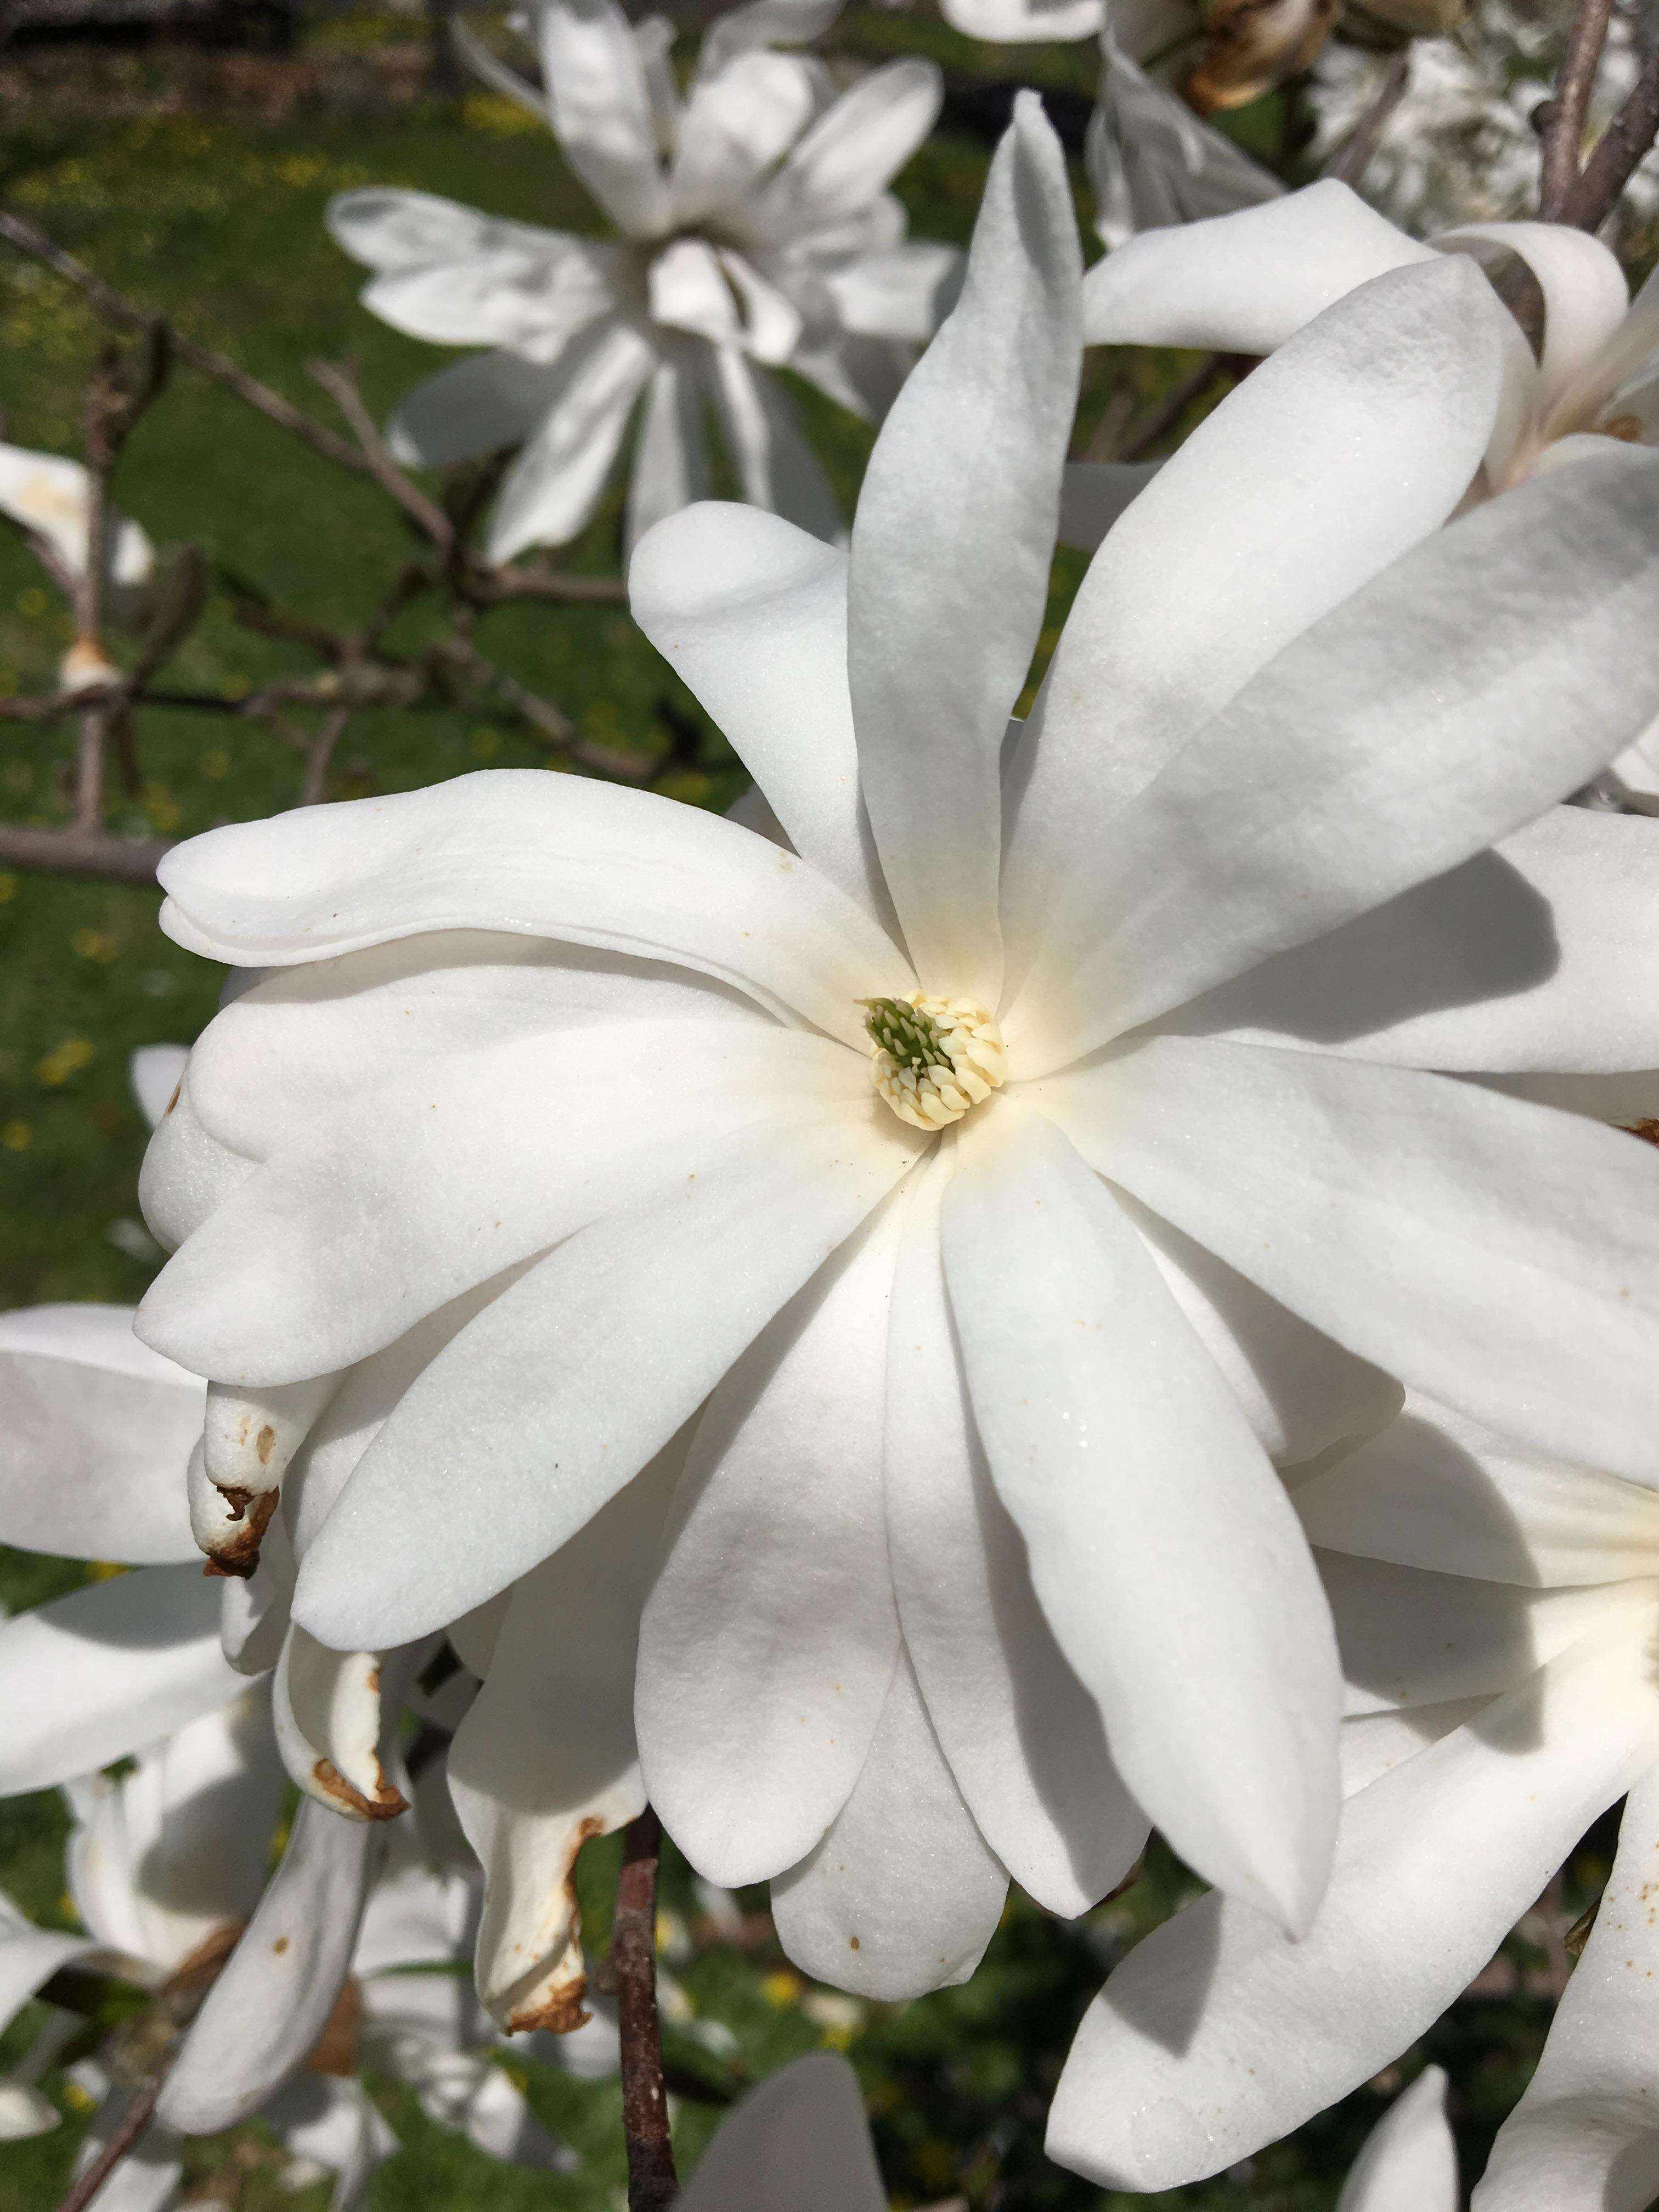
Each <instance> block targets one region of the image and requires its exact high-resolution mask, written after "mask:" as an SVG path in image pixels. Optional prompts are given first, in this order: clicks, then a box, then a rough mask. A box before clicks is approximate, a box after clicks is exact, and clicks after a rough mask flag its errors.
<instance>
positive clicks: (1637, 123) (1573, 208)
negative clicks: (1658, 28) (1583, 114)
mask: <svg viewBox="0 0 1659 2212" xmlns="http://www.w3.org/2000/svg"><path fill="white" fill-rule="evenodd" d="M1656 136H1659V54H1655V55H1653V56H1652V57H1651V58H1650V60H1649V62H1648V64H1647V66H1646V68H1645V69H1644V70H1643V71H1642V74H1641V76H1638V78H1637V80H1636V82H1635V83H1634V84H1633V85H1632V87H1631V89H1630V92H1629V93H1628V94H1627V95H1626V100H1625V103H1624V105H1623V106H1622V107H1621V108H1620V110H1619V112H1618V114H1617V115H1615V116H1614V117H1613V120H1612V122H1611V123H1610V124H1608V125H1607V129H1606V130H1605V131H1603V132H1602V133H1601V138H1600V139H1599V140H1598V142H1597V143H1596V147H1595V152H1594V153H1593V154H1592V155H1590V157H1589V161H1586V162H1585V164H1584V166H1583V169H1582V170H1581V171H1580V172H1579V174H1578V177H1577V181H1576V182H1575V184H1574V185H1573V186H1572V189H1571V191H1569V192H1568V194H1567V196H1566V197H1565V200H1563V202H1562V203H1561V210H1560V214H1559V218H1558V220H1559V221H1560V222H1566V223H1571V224H1573V225H1574V226H1575V227H1576V228H1577V229H1579V230H1600V228H1601V225H1602V224H1603V223H1604V222H1606V221H1607V217H1608V216H1610V215H1611V214H1612V213H1613V210H1614V208H1616V207H1617V206H1618V204H1619V195H1620V193H1621V192H1622V191H1624V189H1625V186H1626V185H1627V184H1628V183H1629V182H1630V180H1631V179H1632V177H1633V176H1634V175H1635V173H1636V170H1637V167H1638V164H1639V163H1640V161H1641V160H1642V158H1643V156H1644V155H1645V154H1646V153H1647V151H1648V149H1650V147H1651V145H1652V144H1653V142H1654V139H1655V137H1656Z"/></svg>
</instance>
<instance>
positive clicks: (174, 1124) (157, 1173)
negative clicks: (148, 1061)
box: [138, 1073, 253, 1252]
mask: <svg viewBox="0 0 1659 2212" xmlns="http://www.w3.org/2000/svg"><path fill="white" fill-rule="evenodd" d="M189 1082H190V1078H189V1074H188V1073H186V1074H185V1085H184V1087H183V1088H182V1089H181V1090H180V1091H179V1096H178V1097H177V1098H176V1099H175V1100H174V1102H173V1104H172V1105H171V1106H170V1107H169V1108H168V1109H167V1112H166V1114H165V1115H163V1116H162V1117H161V1127H159V1128H158V1129H157V1130H156V1132H155V1135H154V1136H153V1137H152V1138H151V1139H150V1140H149V1150H148V1151H147V1152H145V1154H144V1164H143V1167H142V1168H141V1169H140V1170H139V1172H138V1207H139V1211H140V1212H142V1213H143V1217H144V1220H145V1222H146V1223H147V1225H149V1230H150V1232H151V1234H152V1235H153V1236H154V1237H155V1239H156V1241H157V1243H159V1244H160V1245H161V1249H162V1250H163V1251H165V1252H172V1251H176V1250H177V1249H178V1247H179V1245H180V1244H182V1243H184V1241H185V1237H188V1236H189V1235H190V1234H191V1231H193V1230H196V1229H198V1228H199V1227H200V1226H201V1225H202V1223H203V1222H204V1221H205V1220H206V1219H207V1218H208V1216H209V1215H210V1213H211V1212H213V1211H214V1209H215V1207H216V1206H220V1205H222V1203H223V1201H224V1200H225V1199H226V1198H228V1196H229V1194H230V1193H231V1192H232V1191H233V1190H234V1189H235V1188H236V1186H237V1184H238V1183H239V1182H241V1181H242V1179H243V1178H244V1176H246V1175H247V1174H249V1173H250V1171H251V1170H252V1166H253V1163H252V1160H250V1159H246V1158H243V1156H242V1155H241V1154H240V1153H239V1152H235V1151H234V1150H233V1149H232V1148H231V1146H228V1145H226V1144H222V1142H221V1141H220V1140H219V1139H218V1138H216V1137H214V1136H210V1134H209V1133H208V1132H207V1130H206V1129H204V1127H203V1126H202V1124H201V1121H200V1120H199V1119H198V1118H197V1113H196V1109H195V1108H194V1106H193V1105H192V1104H191V1098H190V1091H189Z"/></svg>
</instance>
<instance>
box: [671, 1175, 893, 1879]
mask: <svg viewBox="0 0 1659 2212" xmlns="http://www.w3.org/2000/svg"><path fill="white" fill-rule="evenodd" d="M903 1210H904V1209H903V1205H902V1200H895V1201H890V1203H889V1205H888V1206H886V1207H885V1208H884V1210H883V1212H881V1213H880V1214H879V1215H878V1216H877V1217H876V1218H874V1219H873V1220H872V1221H870V1222H868V1223H866V1225H865V1226H864V1228H863V1229H862V1230H861V1231H859V1232H858V1234H857V1235H856V1236H855V1237H849V1238H848V1242H847V1243H846V1244H845V1245H843V1246H842V1249H841V1250H840V1251H839V1252H838V1253H836V1255H835V1256H834V1258H833V1259H832V1260H831V1261H830V1262H829V1265H828V1266H826V1267H822V1268H820V1269H819V1270H818V1273H817V1274H816V1275H815V1276H814V1277H813V1279H812V1280H811V1282H810V1283H809V1284H808V1285H806V1287H805V1290H803V1291H800V1292H799V1294H798V1295H797V1296H796V1297H794V1298H793V1299H792V1300H791V1302H790V1304H788V1305H787V1306H786V1307H785V1308H784V1310H783V1311H782V1312H781V1314H779V1316H777V1318H776V1320H775V1321H774V1322H771V1323H770V1325H769V1327H768V1328H765V1329H764V1330H763V1331H762V1333H761V1334H760V1335H759V1336H758V1337H757V1339H756V1340H755V1342H754V1343H753V1344H752V1345H751V1346H750V1348H749V1350H748V1351H747V1352H745V1353H744V1355H743V1357H742V1358H740V1359H738V1361H737V1363H736V1364H735V1365H734V1366H733V1367H732V1370H731V1371H730V1373H729V1374H728V1375H727V1376H726V1379H725V1380H724V1382H722V1383H720V1387H719V1388H718V1389H716V1391H715V1392H714V1396H713V1398H712V1399H711V1400H710V1401H709V1404H708V1410H707V1412H706V1413H704V1414H703V1415H702V1419H701V1420H700V1421H699V1423H698V1425H697V1428H696V1439H695V1442H694V1443H693V1445H692V1448H691V1455H690V1461H689V1462H688V1464H687V1467H686V1470H685V1475H684V1480H683V1481H682V1483H681V1485H680V1488H679V1491H678V1494H677V1496H676V1498H675V1501H674V1511H673V1516H672V1519H671V1526H670V1531H669V1535H668V1540H667V1548H666V1554H665V1559H664V1561H663V1565H662V1569H661V1571H660V1573H659V1576H658V1577H657V1582H656V1585H655V1587H654V1589H653V1591H652V1595H651V1599H650V1602H649V1604H648V1605H647V1608H646V1613H645V1620H644V1623H643V1625H642V1627H641V1643H640V1669H639V1688H638V1692H637V1709H638V1715H639V1729H640V1757H641V1762H642V1764H643V1766H644V1769H645V1778H646V1784H647V1789H648V1790H649V1792H650V1796H651V1802H652V1803H653V1805H654V1806H655V1807H656V1808H657V1810H658V1811H659V1813H660V1814H661V1815H662V1817H663V1820H664V1822H665V1825H666V1826H667V1828H668V1830H669V1832H670V1833H671V1835H672V1837H673V1838H674V1840H675V1842H676V1843H677V1844H678V1845H679V1847H680V1849H681V1850H683V1851H684V1853H685V1855H686V1857H688V1858H689V1859H690V1861H691V1863H692V1864H693V1865H694V1866H695V1867H696V1869H698V1871H699V1872H700V1873H702V1875H705V1876H707V1877H708V1880H710V1881H717V1882H721V1883H724V1884H726V1885H727V1886H728V1887H737V1886H738V1885H740V1884H742V1883H744V1882H750V1881H764V1880H765V1879H766V1878H767V1877H768V1876H769V1875H775V1874H778V1873H781V1871H782V1870H783V1869H784V1868H786V1867H789V1866H793V1864H794V1863H795V1862H796V1860H797V1859H799V1858H801V1857H805V1854H806V1853H807V1852H808V1851H809V1850H811V1848H812V1846H813V1845H814V1844H816V1843H817V1840H818V1838H819V1837H820V1836H821V1835H822V1834H823V1832H824V1830H825V1829H826V1828H827V1827H828V1826H829V1823H830V1821H831V1820H833V1819H834V1818H835V1816H836V1813H837V1812H838V1811H839V1810H840V1809H841V1807H842V1805H843V1804H844V1803H845V1802H846V1800H847V1797H848V1794H849V1793H850V1791H851V1790H852V1788H853V1785H854V1783H855V1782H856V1781H857V1779H858V1776H859V1770H860V1767H861V1766H862V1765H863V1764H864V1760H865V1755H866V1753H867V1751H868V1749H869V1747H870V1741H871V1738H872V1736H873V1735H874V1734H875V1731H876V1723H877V1722H878V1719H879V1718H880V1715H881V1710H882V1705H883V1703H884V1700H885V1698H886V1695H887V1686H888V1684H889V1682H890V1680H891V1679H892V1674H893V1668H894V1664H895V1662H896V1659H897V1656H898V1640H899V1629H898V1614H897V1612H896V1608H895V1606H894V1602H893V1589H892V1576H891V1573H890V1569H889V1567H888V1564H887V1542H886V1534H885V1531H884V1528H883V1526H882V1508H881V1467H882V1457H881V1453H882V1420H883V1412H884V1401H885V1396H886V1381H887V1321H888V1308H889V1304H890V1298H891V1291H892V1282H893V1263H894V1260H895V1257H896V1250H897V1244H898V1237H899V1232H900V1228H901V1226H902V1219H903Z"/></svg>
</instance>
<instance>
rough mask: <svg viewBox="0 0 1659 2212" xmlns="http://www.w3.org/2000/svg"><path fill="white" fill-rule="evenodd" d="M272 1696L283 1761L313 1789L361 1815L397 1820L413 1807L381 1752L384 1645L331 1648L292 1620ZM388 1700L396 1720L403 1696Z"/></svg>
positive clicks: (337, 1808) (340, 1809) (348, 1813)
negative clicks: (367, 1648) (379, 1648)
mask: <svg viewBox="0 0 1659 2212" xmlns="http://www.w3.org/2000/svg"><path fill="white" fill-rule="evenodd" d="M271 1700H272V1703H271V1713H272V1718H273V1720H274V1721H275V1723H276V1742H277V1746H278V1747H279V1749H280V1750H281V1752H282V1754H283V1765H285V1766H286V1767H287V1769H288V1771H289V1774H290V1775H291V1776H292V1778H293V1779H294V1781H295V1784H296V1785H297V1786H298V1787H299V1788H300V1789H301V1790H304V1791H305V1793H306V1795H307V1796H310V1797H314V1798H315V1799H316V1800H317V1802H318V1803H319V1805H326V1806H327V1807H329V1808H330V1809H331V1811H333V1812H336V1813H338V1814H343V1815H344V1816H345V1817H347V1818H349V1819H351V1820H395V1819H396V1818H397V1816H398V1814H399V1813H406V1812H407V1811H408V1810H409V1800H408V1798H407V1797H405V1796H404V1793H403V1791H402V1790H399V1789H398V1787H397V1785H396V1784H395V1783H393V1782H392V1781H391V1780H390V1779H389V1778H388V1777H387V1774H386V1764H385V1762H384V1761H383V1760H382V1759H381V1756H380V1751H381V1736H382V1700H381V1696H380V1653H379V1652H378V1651H331V1650H328V1649H327V1647H326V1646H325V1645H324V1644H319V1643H318V1642H317V1640H316V1638H314V1637H312V1636H307V1633H306V1632H305V1630H304V1629H303V1628H301V1627H298V1626H293V1627H290V1628H289V1632H288V1635H287V1637H286V1638H285V1639H284V1641H283V1655H282V1657H281V1658H280V1659H279V1660H278V1661H277V1662H276V1680H274V1682H273V1683H272V1685H271ZM398 1702H400V1701H393V1700H391V1699H388V1700H386V1711H387V1717H389V1718H391V1719H392V1721H393V1722H394V1723H395V1720H396V1717H397V1703H398ZM397 1763H398V1765H401V1762H397Z"/></svg>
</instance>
